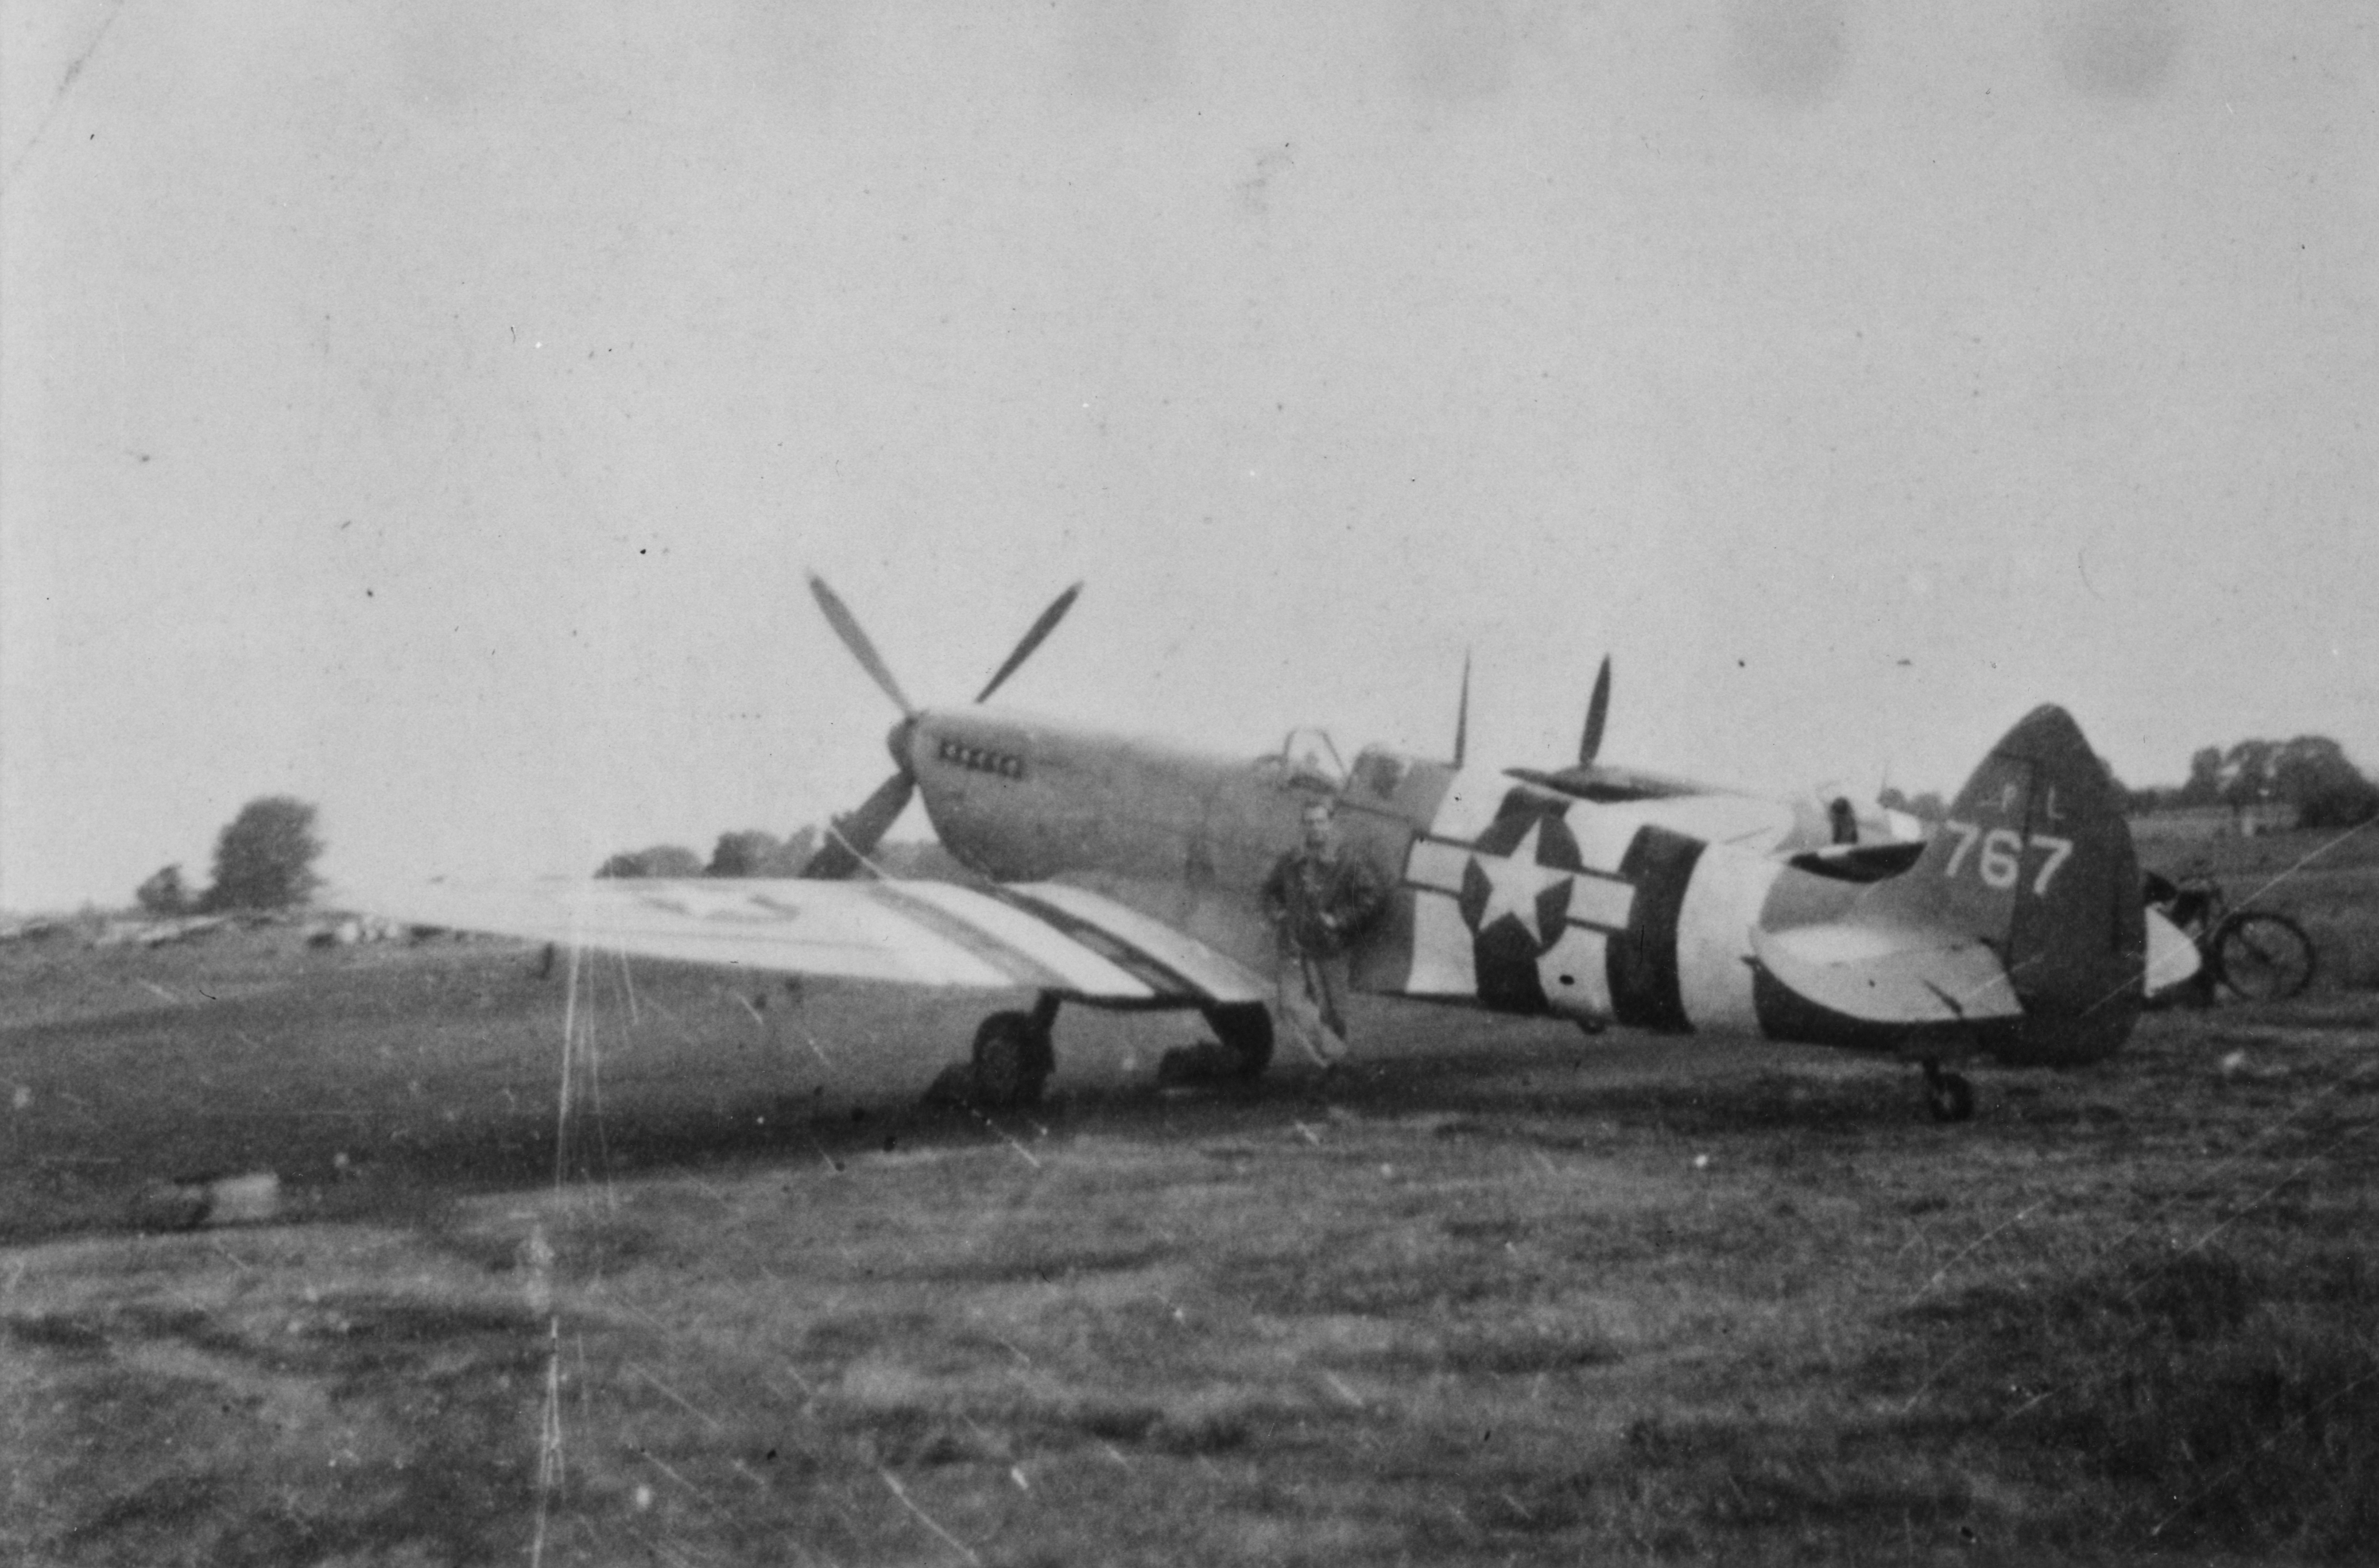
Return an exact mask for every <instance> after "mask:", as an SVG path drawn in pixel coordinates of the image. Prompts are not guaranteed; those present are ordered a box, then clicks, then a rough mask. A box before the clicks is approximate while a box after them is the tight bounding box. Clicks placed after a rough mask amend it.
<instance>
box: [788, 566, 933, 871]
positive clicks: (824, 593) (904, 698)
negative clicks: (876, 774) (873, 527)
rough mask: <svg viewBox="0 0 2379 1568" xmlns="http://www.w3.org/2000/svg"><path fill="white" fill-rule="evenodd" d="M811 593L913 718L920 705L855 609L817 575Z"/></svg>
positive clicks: (872, 673)
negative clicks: (896, 677) (894, 674)
mask: <svg viewBox="0 0 2379 1568" xmlns="http://www.w3.org/2000/svg"><path fill="white" fill-rule="evenodd" d="M810 593H811V595H812V596H813V597H815V598H816V599H817V602H818V608H819V609H822V610H824V611H826V621H827V625H829V626H831V627H833V628H834V634H835V635H836V636H838V637H840V638H841V639H842V645H843V646H844V647H847V648H849V649H850V650H851V657H853V658H855V659H857V660H858V661H859V667H860V668H861V669H864V670H866V671H867V673H868V674H869V675H870V676H872V677H873V678H874V679H875V681H876V685H878V686H880V687H882V688H883V690H884V694H885V695H886V696H888V697H890V698H891V699H892V701H893V702H894V703H895V704H896V705H898V706H899V707H900V711H901V712H902V713H904V714H909V715H911V716H912V717H913V716H914V715H915V713H916V711H917V708H916V705H915V704H913V703H912V702H910V701H909V697H908V694H907V693H905V692H903V691H901V690H900V681H895V680H893V679H892V671H891V669H889V668H888V667H887V666H886V664H885V662H884V660H883V657H881V656H880V655H878V654H877V653H876V645H875V644H874V643H871V642H869V641H868V640H867V633H865V632H863V631H862V630H860V626H859V619H858V617H856V616H854V615H852V614H851V607H850V606H849V605H846V604H844V603H843V602H842V598H841V596H840V595H839V594H837V593H836V592H835V591H834V590H833V589H832V588H829V587H827V585H826V579H825V578H823V577H821V576H819V575H818V574H817V573H815V572H813V573H810ZM878 792H879V793H880V792H881V791H878ZM906 798H907V797H905V796H903V797H902V799H904V800H905V799H906ZM818 852H819V853H820V854H824V853H825V852H826V851H825V850H819V851H818Z"/></svg>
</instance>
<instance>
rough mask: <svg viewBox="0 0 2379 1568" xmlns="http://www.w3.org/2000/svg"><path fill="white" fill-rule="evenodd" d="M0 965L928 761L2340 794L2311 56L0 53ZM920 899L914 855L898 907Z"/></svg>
mask: <svg viewBox="0 0 2379 1568" xmlns="http://www.w3.org/2000/svg"><path fill="white" fill-rule="evenodd" d="M5 16H6V31H5V35H0V48H4V49H5V61H6V78H5V80H0V103H4V104H5V108H6V119H5V125H0V157H5V160H6V163H5V171H6V173H5V181H6V183H5V187H4V188H5V195H0V217H5V242H6V251H5V271H4V272H0V328H4V329H5V337H0V530H5V531H4V532H0V904H5V905H6V906H7V907H11V908H15V909H19V910H25V909H33V908H42V907H52V906H56V905H60V904H71V903H74V902H78V901H80V900H82V899H100V900H103V901H122V900H124V899H127V897H128V895H129V894H130V891H131V888H132V887H133V886H134V884H135V883H137V882H138V881H139V879H140V878H141V877H142V876H144V875H146V874H148V873H150V872H151V871H153V870H155V869H156V868H157V867H158V866H160V865H163V864H164V863H166V862H174V861H178V862H183V863H184V865H185V867H186V869H187V871H188V872H189V873H190V874H191V875H192V879H193V880H194V881H202V880H203V879H204V875H205V873H206V870H207V866H208V861H209V857H210V853H211V846H212V842H213V837H214V834H215V832H216V831H217V830H218V829H219V828H220V827H221V826H222V825H223V823H224V822H226V821H227V820H229V818H230V817H231V816H232V814H234V813H235V811H236V810H237V809H238V807H239V805H240V804H241V802H244V801H246V800H248V798H250V797H252V796H256V795H259V794H263V793H269V792H288V793H294V794H296V795H299V796H301V797H303V798H305V799H308V800H310V801H314V802H319V803H320V807H321V809H322V827H323V830H324V833H325V836H326V837H327V838H328V839H329V841H330V844H331V854H330V856H329V857H328V859H327V861H326V865H325V869H327V870H329V871H332V873H334V874H356V875H375V874H385V873H387V872H390V871H392V870H396V869H398V868H419V869H421V870H425V871H427V870H433V869H447V870H466V869H467V870H477V871H483V872H490V871H491V872H506V873H509V872H520V873H533V872H544V871H551V870H586V869H591V867H592V865H593V864H594V863H595V862H598V861H599V860H600V859H601V858H602V857H603V855H604V854H607V853H609V852H610V850H617V849H622V848H627V847H632V846H636V845H643V844H648V843H652V842H656V841H662V840H676V841H679V842H682V843H685V844H688V845H690V846H692V847H694V848H695V849H696V850H705V851H706V850H707V849H708V847H709V845H710V843H711V841H712V839H713V838H715V837H716V836H717V835H718V834H719V832H720V831H722V830H724V829H729V828H736V827H745V826H761V827H767V828H769V829H771V830H773V831H780V832H781V831H784V830H787V829H790V828H791V827H792V826H795V825H797V824H799V823H801V822H803V821H805V820H810V819H813V818H815V817H816V816H818V815H820V814H823V813H824V812H826V811H827V810H831V809H840V808H843V807H847V806H849V805H850V804H851V803H854V802H856V801H857V800H858V799H859V798H860V797H861V796H862V795H863V793H865V791H866V790H868V789H870V788H871V787H872V786H873V785H874V784H875V783H876V781H877V780H878V779H880V778H882V777H883V776H884V774H885V772H886V770H887V768H888V762H887V760H886V758H885V756H884V754H883V733H884V730H885V729H886V727H887V725H888V723H889V722H890V720H891V719H892V718H893V717H894V715H893V713H892V710H891V709H890V707H889V706H888V705H887V704H886V702H885V701H884V699H883V698H882V697H881V695H880V694H877V693H876V690H875V689H874V688H873V687H872V686H871V685H870V684H869V683H868V681H867V680H866V678H865V677H864V676H863V674H861V673H860V671H859V670H858V669H857V668H856V667H855V666H854V665H853V664H852V663H851V660H850V658H849V657H846V656H845V655H844V653H843V652H842V651H841V649H840V647H839V645H837V644H836V643H835V642H834V641H833V640H832V637H831V635H830V634H829V633H828V632H827V628H826V627H825V625H824V624H823V622H822V621H821V620H820V618H819V617H818V615H817V613H816V611H815V608H814V607H813V606H812V604H811V602H810V600H809V597H808V595H807V594H806V592H805V591H804V590H803V581H802V573H803V570H804V569H805V568H811V567H815V569H817V570H819V571H821V572H823V573H826V575H827V577H828V578H829V579H830V580H831V581H832V582H833V583H834V584H835V585H837V586H838V587H839V589H840V590H841V591H842V593H843V594H844V596H845V597H846V598H847V599H848V600H849V601H850V603H851V606H852V608H853V609H854V610H856V612H857V613H858V614H859V616H860V617H861V618H862V620H863V621H864V622H865V623H866V624H867V626H868V627H869V628H870V630H871V631H872V632H873V633H874V634H875V636H876V641H877V643H878V644H879V645H880V646H881V647H882V649H883V650H884V653H885V656H886V657H887V658H888V660H889V661H890V663H891V664H892V666H893V668H894V669H896V670H897V671H898V672H899V673H900V678H901V680H902V681H903V683H904V684H905V685H906V686H907V687H908V688H909V690H910V692H911V693H912V695H914V696H916V697H918V698H919V699H920V700H922V701H925V702H927V703H932V702H936V701H940V702H959V701H964V700H965V699H966V698H968V697H970V696H972V694H973V692H974V691H975V689H976V688H977V687H978V686H980V684H981V683H982V681H984V678H985V677H986V676H987V675H988V673H989V672H990V670H991V669H992V668H993V667H994V666H995V665H996V663H997V661H998V659H999V658H1000V657H1001V656H1002V655H1003V654H1004V653H1005V652H1006V651H1007V649H1008V646H1009V645H1010V644H1011V643H1012V642H1013V640H1014V639H1015V637H1016V636H1017V635H1018V634H1019V633H1020V632H1021V631H1022V629H1023V628H1024V626H1025V625H1026V624H1027V623H1029V622H1030V621H1031V620H1032V618H1033V615H1034V614H1035V613H1037V612H1038V611H1039V609H1041V607H1042V606H1043V605H1044V604H1045V602H1047V600H1048V599H1049V598H1050V597H1052V596H1054V595H1055V594H1056V593H1057V591H1058V590H1059V589H1061V588H1062V587H1063V586H1064V585H1066V584H1068V583H1069V582H1071V581H1073V580H1074V579H1076V578H1078V577H1079V578H1084V579H1087V580H1088V587H1087V588H1086V590H1085V592H1084V595H1083V597H1082V600H1081V604H1080V606H1079V607H1078V608H1077V609H1076V610H1075V612H1074V615H1073V617H1072V619H1071V620H1070V621H1069V622H1068V624H1067V625H1066V626H1065V628H1064V629H1063V631H1062V632H1060V633H1058V634H1057V636H1056V637H1055V638H1054V639H1053V640H1052V641H1051V642H1050V643H1049V644H1048V645H1046V646H1045V648H1044V649H1043V650H1042V651H1041V653H1040V654H1039V656H1038V657H1036V658H1035V659H1034V661H1033V663H1032V664H1031V665H1030V666H1029V667H1028V668H1027V669H1026V671H1025V672H1024V673H1023V674H1021V675H1020V676H1019V677H1018V678H1017V679H1016V680H1015V681H1013V682H1012V683H1011V684H1010V686H1009V687H1008V691H1007V692H1006V693H1004V694H1003V698H1004V699H1006V700H1012V701H1014V702H1016V703H1018V704H1020V705H1022V706H1032V707H1035V708H1040V709H1045V710H1047V711H1051V712H1055V713H1060V714H1065V715H1069V716H1071V717H1073V718H1079V719H1081V720H1083V721H1086V722H1091V723H1096V724H1105V725H1113V726H1117V727H1120V728H1124V729H1128V730H1156V731H1161V732H1165V733H1170V734H1173V735H1176V736H1178V737H1180V738H1183V739H1186V740H1190V741H1192V742H1200V743H1206V744H1212V745H1214V746H1218V747H1221V748H1224V749H1226V750H1230V751H1234V752H1244V753H1247V754H1253V753H1255V752H1256V751H1258V750H1260V749H1262V748H1263V747H1265V746H1267V745H1269V744H1272V743H1274V742H1277V740H1278V738H1279V737H1280V735H1281V733H1282V732H1283V731H1285V730H1286V729H1287V728H1289V727H1290V726H1291V725H1293V724H1297V723H1299V722H1304V721H1319V722H1322V723H1325V724H1327V725H1329V726H1330V727H1331V729H1332V730H1334V733H1335V734H1336V735H1337V736H1338V738H1339V741H1340V743H1341V745H1342V747H1343V748H1344V749H1345V750H1346V751H1347V752H1348V754H1352V751H1353V750H1354V748H1355V746H1356V745H1359V744H1360V743H1362V742H1365V741H1372V740H1381V741H1387V742H1396V743H1402V744H1405V745H1407V746H1410V747H1414V748H1417V749H1420V750H1425V751H1430V752H1433V753H1441V754H1442V753H1443V751H1444V750H1445V749H1446V747H1447V746H1448V745H1449V743H1450V738H1451V732H1452V726H1453V708H1454V695H1455V682H1456V680H1457V677H1458V674H1459V669H1460V665H1461V660H1462V656H1463V650H1464V649H1465V648H1466V647H1469V648H1472V649H1474V650H1475V652H1476V657H1477V661H1478V670H1477V695H1476V699H1475V707H1474V712H1473V718H1472V735H1473V750H1474V754H1477V755H1481V756H1490V757H1494V758H1498V759H1503V760H1508V761H1514V762H1524V761H1525V762H1536V763H1540V764H1542V763H1548V762H1552V763H1558V762H1560V761H1564V760H1566V759H1567V757H1568V756H1569V755H1570V754H1572V753H1573V752H1574V750H1575V747H1576V735H1577V729H1578V723H1579V719H1580V717H1581V714H1582V710H1583V705H1584V700H1585V696H1586V693H1587V690H1588V685H1589V683H1590V681H1591V679H1592V675H1593V669H1594V665H1595V661H1596V660H1597V659H1598V658H1600V657H1601V656H1602V654H1603V653H1604V652H1605V651H1606V650H1607V651H1609V652H1611V653H1612V655H1613V656H1614V657H1615V659H1616V662H1617V672H1618V689H1617V698H1616V703H1615V705H1614V709H1613V714H1612V723H1611V730H1610V737H1609V741H1608V742H1607V745H1606V748H1605V754H1606V756H1608V757H1610V758H1612V759H1613V760H1619V761H1624V762H1630V763H1635V764H1637V765H1640V766H1655V767H1663V768H1673V769H1683V770H1685V771H1688V772H1693V773H1697V774H1702V775H1707V776H1710V777H1713V778H1719V779H1722V780H1728V781H1733V782H1737V783H1742V784H1748V785H1764V786H1769V787H1772V788H1774V789H1777V790H1802V789H1806V788H1810V787H1812V786H1817V785H1821V784H1829V783H1831V782H1833V781H1836V780H1839V781H1841V783H1842V787H1844V788H1850V789H1854V790H1858V791H1860V792H1863V793H1868V792H1872V791H1873V790H1874V789H1875V788H1876V787H1877V786H1878V783H1880V782H1881V781H1882V780H1883V779H1884V778H1885V777H1886V775H1887V772H1888V776H1889V778H1890V781H1891V782H1893V783H1896V784H1899V785H1901V786H1902V787H1903V788H1907V789H1910V790H1920V789H1926V788H1933V789H1940V790H1953V789H1954V788H1955V787H1956V786H1957V784H1958V783H1959V781H1960V780H1961V778H1962V777H1963V775H1964V774H1965V772H1966V771H1967V770H1968V769H1969V768H1970V767H1971V766H1972V765H1973V764H1974V761H1975V760H1976V759H1977V758H1979V756H1980V755H1981V754H1982V753H1983V752H1984V750H1985V749H1986V748H1987V746H1988V744H1989V742H1991V741H1992V740H1993V739H1994V738H1996V736H1997V735H1998V734H1999V732H2000V731H2001V730H2004V729H2005V728H2006V726H2008V725H2009V724H2010V723H2011V722H2013V721H2014V720H2015V719H2016V718H2018V717H2020V716H2021V715H2022V714H2023V712H2024V711H2025V710H2026V709H2027V708H2029V707H2030V706H2033V705H2034V704H2035V703H2039V702H2044V701H2056V702H2061V703H2063V704H2065V705H2066V706H2069V707H2070V708H2071V709H2072V710H2073V712H2074V713H2075V715H2076V717H2077V718H2079V719H2080V720H2081V722H2082V724H2083V728H2084V729H2085V730H2086V731H2087V732H2088V733H2089V734H2090V736H2091V737H2092V739H2093V740H2094V741H2095V743H2096V744H2097V745H2098V747H2099V748H2100V750H2101V751H2102V752H2103V753H2105V754H2107V757H2108V758H2109V760H2110V761H2111V762H2112V763H2113V765H2114V766H2115V767H2116V769H2117V771H2118V772H2119V774H2121V775H2122V776H2123V777H2124V778H2127V779H2130V780H2131V781H2133V782H2151V781H2156V780H2177V779H2179V778H2180V777H2182V775H2183V774H2184V773H2185V771H2186V766H2187V759H2188V754H2189V753H2190V751H2191V750H2192V749H2193V748H2194V747H2196V746H2199V745H2202V744H2205V743H2208V742H2229V741H2232V740H2237V739H2240V738H2241V737H2244V736H2248V735H2262V736H2268V737H2273V738H2284V737H2286V736H2288V735H2293V734H2297V733H2301V732H2305V731H2319V732H2325V733H2328V734H2331V735H2335V736H2337V738H2338V739H2339V740H2341V741H2343V742H2345V744H2346V746H2347V748H2348V750H2349V753H2350V754H2352V755H2354V756H2355V757H2356V758H2357V760H2358V761H2360V762H2361V763H2362V764H2363V766H2365V767H2366V768H2371V767H2373V766H2379V613H2374V610H2373V585H2379V523H2374V517H2375V516H2379V513H2374V502H2375V501H2379V441H2374V439H2373V416H2374V413H2379V49H2374V30H2373V11H2372V8H2371V7H2370V6H2368V5H2366V4H2362V3H2361V0H2308V3H2304V4H2295V5H2288V6H2272V5H2261V4H2246V3H2239V4H2223V3H2217V0H2036V3H2031V4H2018V5H2012V6H1980V7H1956V6H1948V7H1945V6H1921V7H1910V6H1887V5H1883V4H1879V3H1876V0H1782V3H1769V4H1761V3H1757V0H1688V3H1686V4H1683V5H1673V4H1654V3H1649V0H1610V3H1607V4H1602V5H1584V6H1578V5H1554V4H1550V3H1547V4H1531V3H1528V0H1508V3H1504V4H1495V3H1491V0H1483V3H1473V4H1467V5H1455V4H1450V3H1442V0H1402V3H1391V0H1376V3H1371V4H1351V3H1350V4H1325V5H1318V6H1317V5H1306V6H1272V5H1261V4H1246V5H1238V4H1221V3H1217V4H1211V5H1209V4H1193V3H1190V0H1171V3H1163V0H1159V3H1148V4H1133V3H1129V0H1112V3H1105V4H1089V3H1084V0H1063V3H1060V4H1056V5H1051V4H1047V3H1045V0H1043V3H1038V4H1033V5H1018V6H996V5H988V4H984V3H982V0H967V3H964V4H959V3H955V0H952V3H948V4H893V3H881V4H879V3H876V0H842V3H834V0H827V3H822V4H814V5H791V4H783V3H780V0H766V3H763V0H694V3H692V4H681V5H675V6H666V7H663V6H622V5H614V4H607V3H604V0H595V3H591V4H589V3H584V0H573V3H570V4H562V3H560V0H552V3H541V0H445V3H403V0H356V3H350V4H342V5H336V6H325V5H322V4H320V3H319V0H314V3H309V4H305V5H296V4H286V5H275V4H271V3H269V0H238V3H237V4H228V3H213V4H209V3H203V0H193V3H175V4H167V3H165V0H126V3H124V4H120V5H111V4H106V3H85V0H77V3H67V0H43V3H42V4H39V5H35V4H30V3H28V0H9V3H7V4H6V7H5ZM925 831H926V828H925V825H924V818H923V815H922V812H920V811H917V810H916V809H915V808H912V814H911V816H910V817H908V818H907V819H906V821H905V822H904V823H903V825H902V826H901V828H900V829H899V832H900V834H901V835H903V836H911V837H914V836H919V835H922V834H923V833H924V832H925Z"/></svg>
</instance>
